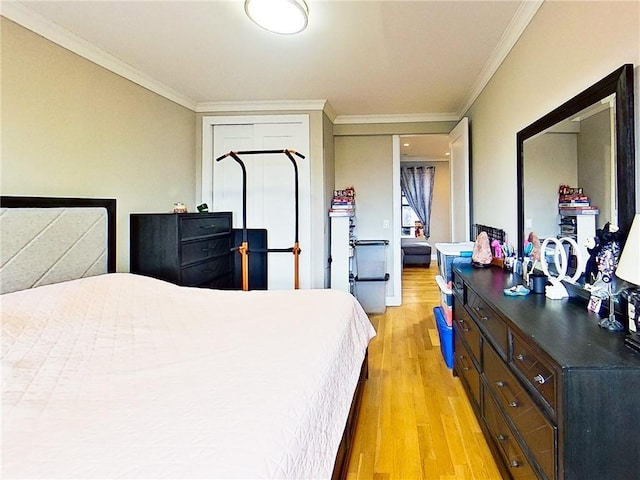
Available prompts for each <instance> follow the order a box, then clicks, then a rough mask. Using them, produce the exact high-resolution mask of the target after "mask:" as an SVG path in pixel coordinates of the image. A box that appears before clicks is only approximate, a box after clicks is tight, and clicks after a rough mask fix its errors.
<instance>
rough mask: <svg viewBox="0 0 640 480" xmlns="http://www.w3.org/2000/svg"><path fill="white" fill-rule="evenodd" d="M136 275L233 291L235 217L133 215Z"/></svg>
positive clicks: (223, 214)
mask: <svg viewBox="0 0 640 480" xmlns="http://www.w3.org/2000/svg"><path fill="white" fill-rule="evenodd" d="M130 226H131V233H130V235H131V237H130V238H131V240H130V247H131V251H130V255H131V258H130V267H131V272H132V273H139V274H142V275H148V276H150V277H155V278H159V279H161V280H167V281H169V282H172V283H176V284H178V285H184V286H190V287H208V288H231V287H232V280H233V278H232V273H233V271H232V269H233V263H232V262H233V256H232V252H231V248H232V243H231V242H232V238H233V236H232V229H231V227H232V219H231V212H216V213H166V214H164V213H144V214H143V213H134V214H132V215H131V217H130Z"/></svg>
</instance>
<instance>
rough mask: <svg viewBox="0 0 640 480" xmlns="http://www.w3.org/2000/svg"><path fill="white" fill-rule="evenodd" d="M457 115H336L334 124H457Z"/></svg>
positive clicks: (458, 118)
mask: <svg viewBox="0 0 640 480" xmlns="http://www.w3.org/2000/svg"><path fill="white" fill-rule="evenodd" d="M458 120H460V117H459V116H458V114H457V113H407V114H391V115H338V116H337V117H336V118H335V120H334V121H333V123H334V124H336V125H338V124H349V125H353V124H364V123H416V122H457V121H458Z"/></svg>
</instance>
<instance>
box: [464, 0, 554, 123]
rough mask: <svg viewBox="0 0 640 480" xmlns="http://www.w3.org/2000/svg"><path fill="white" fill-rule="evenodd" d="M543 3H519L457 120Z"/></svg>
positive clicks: (529, 1)
mask: <svg viewBox="0 0 640 480" xmlns="http://www.w3.org/2000/svg"><path fill="white" fill-rule="evenodd" d="M543 3H544V0H526V1H524V2H521V3H520V6H519V7H518V10H517V11H516V13H515V15H514V16H513V18H512V19H511V21H510V22H509V25H508V26H507V28H506V30H505V31H504V33H503V34H502V37H501V38H500V41H499V42H498V44H497V45H496V47H495V48H494V49H493V51H492V52H491V55H490V56H489V58H488V59H487V61H486V62H485V64H484V65H483V67H482V70H480V74H479V75H478V77H477V78H476V81H475V82H474V84H473V86H472V88H471V93H470V94H469V96H468V97H467V101H466V102H465V103H464V105H463V106H462V108H461V109H460V110H459V111H458V119H461V118H462V117H463V116H464V115H465V114H466V113H467V110H469V108H471V105H473V102H475V101H476V99H477V98H478V97H479V96H480V94H481V93H482V90H484V87H486V86H487V84H488V83H489V80H491V77H493V75H494V74H495V73H496V72H497V71H498V68H500V65H502V62H504V59H505V58H506V57H507V55H508V54H509V52H510V51H511V49H512V48H513V47H514V45H515V44H516V42H517V41H518V39H519V38H520V36H521V35H522V34H523V33H524V31H525V30H526V28H527V27H528V26H529V23H530V22H531V20H532V19H533V17H534V16H535V14H536V13H537V11H538V9H539V8H540V7H541V6H542V4H543Z"/></svg>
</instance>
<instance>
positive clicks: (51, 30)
mask: <svg viewBox="0 0 640 480" xmlns="http://www.w3.org/2000/svg"><path fill="white" fill-rule="evenodd" d="M1 5H2V12H1V14H2V16H4V17H6V18H8V19H9V20H12V21H14V22H16V23H17V24H19V25H21V26H23V27H25V28H26V29H28V30H31V31H32V32H34V33H36V34H38V35H40V36H42V37H44V38H46V39H47V40H51V41H52V42H54V43H56V44H58V45H60V46H61V47H63V48H66V49H67V50H69V51H71V52H73V53H75V54H77V55H80V56H81V57H83V58H86V59H87V60H89V61H91V62H93V63H95V64H96V65H99V66H101V67H104V68H106V69H107V70H109V71H111V72H113V73H115V74H117V75H120V76H121V77H123V78H126V79H127V80H130V81H132V82H133V83H136V84H138V85H140V86H141V87H144V88H146V89H147V90H150V91H152V92H154V93H157V94H158V95H160V96H162V97H164V98H167V99H169V100H171V101H172V102H175V103H177V104H178V105H182V106H183V107H186V108H188V109H189V110H192V111H195V108H196V102H195V101H194V100H192V99H191V98H189V97H187V96H185V95H183V94H181V93H179V92H178V91H176V90H174V89H172V88H170V87H168V86H167V85H164V84H163V83H160V82H158V81H157V80H154V79H153V78H151V77H150V76H149V75H147V74H145V73H143V72H142V71H140V70H137V69H135V68H133V67H132V66H131V65H129V64H127V63H125V62H123V61H122V60H120V59H119V58H117V57H114V56H113V55H111V54H109V53H107V52H105V51H104V50H102V49H100V48H98V47H96V46H95V45H93V44H91V43H89V42H87V41H86V40H84V39H82V38H80V37H78V36H77V35H75V34H73V33H71V32H70V31H69V30H66V29H64V28H62V27H61V26H59V25H57V24H56V23H54V22H52V21H51V20H48V19H46V18H45V17H43V16H42V15H40V14H38V13H36V12H34V11H33V10H31V9H30V8H28V7H26V6H24V5H22V4H20V3H18V2H2V3H1Z"/></svg>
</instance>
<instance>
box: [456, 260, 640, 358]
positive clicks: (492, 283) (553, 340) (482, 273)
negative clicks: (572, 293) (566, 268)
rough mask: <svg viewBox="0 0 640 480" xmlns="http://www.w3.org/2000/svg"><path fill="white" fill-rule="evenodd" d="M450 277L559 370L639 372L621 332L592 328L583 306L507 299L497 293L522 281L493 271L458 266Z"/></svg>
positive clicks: (533, 297)
mask: <svg viewBox="0 0 640 480" xmlns="http://www.w3.org/2000/svg"><path fill="white" fill-rule="evenodd" d="M454 272H455V273H456V275H461V277H462V278H463V280H464V281H465V283H466V284H467V285H468V286H469V287H471V289H472V290H473V291H475V292H476V293H477V294H478V295H480V296H481V297H482V298H483V299H484V300H485V301H486V302H487V303H488V304H490V306H491V307H493V308H494V309H495V310H496V311H497V312H498V313H500V314H501V315H502V316H503V317H505V318H506V319H508V320H509V321H510V326H511V327H512V328H513V327H515V330H516V332H518V333H520V334H521V335H522V336H523V337H525V338H530V339H533V340H534V341H535V343H536V344H538V346H540V347H541V348H542V350H544V351H545V352H546V353H547V354H548V355H549V356H550V357H551V358H553V359H554V360H555V361H556V362H557V363H558V364H559V365H560V366H562V367H563V368H631V369H640V354H638V353H636V352H634V351H633V350H631V349H630V348H629V347H626V346H625V344H624V337H625V334H624V332H609V331H607V330H604V329H602V328H601V327H600V326H598V321H599V317H598V315H596V314H594V313H591V312H588V311H587V309H586V305H585V304H584V302H583V301H578V300H574V299H563V300H550V299H548V298H546V297H545V296H544V295H539V294H533V293H531V294H529V295H527V296H519V297H518V296H516V297H511V296H507V295H505V294H504V292H503V290H504V289H505V288H510V287H512V286H514V285H517V284H518V283H522V278H521V277H520V276H518V275H516V274H513V273H510V272H506V271H504V270H502V269H499V268H475V267H472V266H468V265H460V266H457V267H455V268H454Z"/></svg>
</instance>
